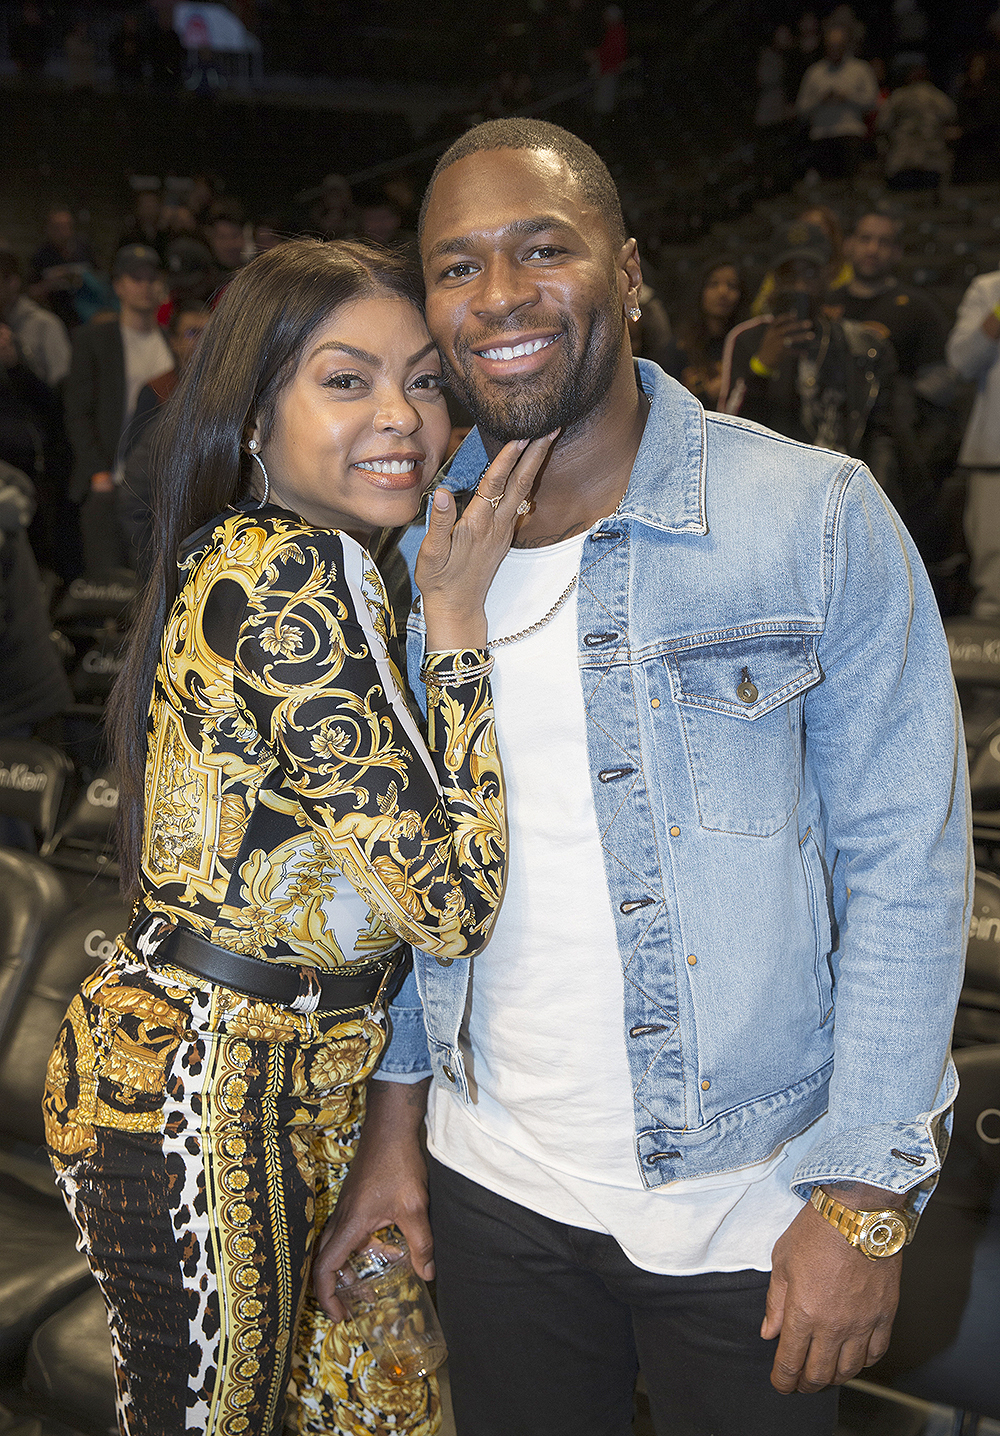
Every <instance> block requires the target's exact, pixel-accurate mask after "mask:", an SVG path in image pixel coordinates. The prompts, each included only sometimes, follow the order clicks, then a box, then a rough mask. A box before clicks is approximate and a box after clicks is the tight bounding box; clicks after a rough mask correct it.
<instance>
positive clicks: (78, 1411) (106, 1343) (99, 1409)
mask: <svg viewBox="0 0 1000 1436" xmlns="http://www.w3.org/2000/svg"><path fill="white" fill-rule="evenodd" d="M24 1387H25V1390H26V1391H27V1393H28V1395H29V1396H30V1397H31V1400H32V1404H33V1405H34V1406H35V1407H36V1409H37V1410H38V1411H40V1412H42V1413H44V1414H45V1415H46V1416H52V1417H54V1418H55V1419H56V1420H59V1421H66V1422H68V1423H70V1424H71V1425H72V1427H73V1429H74V1430H79V1431H81V1432H85V1433H87V1436H108V1433H109V1432H114V1431H117V1429H118V1428H117V1424H116V1421H115V1373H114V1365H113V1363H112V1360H111V1338H110V1336H109V1334H108V1316H107V1311H106V1310H105V1306H104V1298H103V1297H102V1296H101V1293H100V1291H99V1290H98V1288H97V1286H96V1284H95V1285H93V1286H91V1288H90V1289H89V1290H88V1291H85V1292H83V1293H82V1294H81V1295H80V1296H78V1297H76V1299H75V1300H74V1301H71V1302H70V1303H69V1305H68V1306H64V1307H63V1308H62V1310H61V1311H57V1312H56V1313H55V1314H54V1315H53V1316H50V1317H49V1319H48V1320H47V1321H45V1322H43V1323H42V1325H41V1326H40V1327H39V1328H38V1330H37V1331H36V1332H35V1335H34V1337H33V1338H32V1341H31V1351H30V1354H29V1356H28V1366H27V1371H26V1374H25V1378H24Z"/></svg>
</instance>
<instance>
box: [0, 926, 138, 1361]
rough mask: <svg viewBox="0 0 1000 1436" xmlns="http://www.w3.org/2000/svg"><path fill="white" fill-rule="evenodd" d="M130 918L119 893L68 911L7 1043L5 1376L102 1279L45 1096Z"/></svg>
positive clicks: (0, 1272)
mask: <svg viewBox="0 0 1000 1436" xmlns="http://www.w3.org/2000/svg"><path fill="white" fill-rule="evenodd" d="M127 923H128V914H127V913H126V910H125V908H124V907H123V906H122V904H121V903H120V902H118V901H114V900H106V901H101V902H97V903H88V904H87V905H85V906H84V907H81V908H77V909H75V910H74V911H72V912H71V913H70V914H69V915H68V916H67V917H65V918H64V919H63V920H62V921H61V922H60V923H59V924H58V926H57V927H56V928H55V930H54V931H53V932H52V933H51V935H50V936H49V938H48V940H47V941H45V942H44V943H43V944H42V945H41V946H40V947H39V949H38V952H37V956H36V958H35V960H34V962H33V963H32V964H31V965H30V969H29V972H28V974H27V977H26V979H25V980H24V984H23V986H24V991H23V994H22V996H21V1000H20V1004H19V1010H18V1013H17V1017H16V1020H14V1021H12V1022H11V1023H10V1024H9V1027H8V1031H7V1033H6V1035H5V1040H4V1043H3V1046H2V1048H0V1379H8V1378H9V1379H13V1378H16V1377H17V1376H18V1375H19V1373H20V1371H21V1370H22V1369H23V1363H24V1359H25V1356H26V1354H27V1349H28V1343H29V1341H30V1340H31V1336H32V1334H33V1332H34V1331H36V1330H37V1328H38V1327H39V1326H40V1325H41V1323H42V1322H43V1321H45V1320H46V1318H47V1317H49V1316H51V1315H52V1313H53V1312H55V1311H57V1310H59V1308H61V1307H63V1306H65V1305H66V1303H67V1302H69V1301H71V1300H72V1299H73V1298H74V1297H75V1296H77V1295H79V1294H80V1292H82V1291H84V1290H86V1288H87V1287H88V1286H89V1285H90V1283H91V1281H92V1278H91V1276H90V1270H89V1268H88V1266H87V1263H86V1260H85V1258H84V1257H83V1256H82V1255H81V1254H80V1253H79V1252H78V1251H77V1250H76V1231H75V1229H74V1227H73V1225H72V1223H71V1222H70V1219H69V1216H68V1215H67V1213H66V1210H65V1207H64V1206H63V1202H62V1198H61V1197H60V1196H59V1194H58V1192H57V1191H56V1188H55V1185H54V1182H53V1180H52V1174H51V1170H50V1169H49V1165H48V1162H47V1160H46V1159H45V1156H44V1132H43V1127H42V1114H41V1107H40V1102H41V1096H42V1089H43V1086H44V1082H45V1069H46V1066H47V1063H48V1058H49V1053H50V1052H51V1050H52V1046H53V1043H54V1042H55V1038H56V1034H57V1032H58V1030H59V1027H60V1025H61V1023H62V1019H63V1015H64V1013H65V1011H66V1008H67V1006H68V1005H69V1002H70V999H71V998H72V996H73V994H74V992H75V991H76V989H77V987H78V986H79V984H80V982H81V980H82V979H83V978H84V977H85V976H86V975H87V974H88V972H91V971H92V970H93V969H94V968H95V967H97V966H98V964H99V963H100V961H101V958H102V957H103V956H104V955H105V954H106V953H107V952H109V951H110V945H111V943H112V942H113V940H114V938H115V937H116V936H117V935H118V933H120V932H123V931H124V929H125V927H126V926H127Z"/></svg>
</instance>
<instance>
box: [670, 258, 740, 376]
mask: <svg viewBox="0 0 1000 1436" xmlns="http://www.w3.org/2000/svg"><path fill="white" fill-rule="evenodd" d="M717 269H733V270H735V271H736V282H737V283H738V284H739V287H740V297H739V299H738V300H737V301H736V307H735V309H734V310H733V312H732V314H731V315H730V316H729V319H728V320H727V324H726V329H727V332H728V330H729V329H732V327H733V326H734V325H735V324H739V322H740V320H741V319H742V318H743V317H744V316H743V307H744V301H745V299H746V280H745V278H744V276H743V273H742V271H741V269H740V266H739V265H738V264H737V262H736V260H735V259H730V258H729V257H728V256H725V255H722V256H719V257H718V258H716V259H712V260H709V262H708V264H705V265H703V266H702V268H701V269H700V270H699V271H698V273H697V275H696V276H695V279H694V282H693V283H692V285H691V287H690V289H689V290H688V295H687V300H686V301H685V304H684V308H683V309H682V310H681V314H680V317H679V319H678V320H677V327H676V330H675V333H676V335H677V343H678V344H680V345H681V346H682V347H683V348H684V349H685V350H686V352H687V355H688V360H689V361H690V362H691V363H695V364H704V363H706V362H707V350H708V343H709V340H710V339H711V338H712V337H713V336H712V334H711V333H710V331H709V328H708V321H707V319H706V318H705V311H704V309H703V308H702V306H701V297H702V295H703V294H704V292H705V286H706V284H707V283H708V281H709V280H710V279H711V277H712V275H713V274H714V273H715V271H716V270H717Z"/></svg>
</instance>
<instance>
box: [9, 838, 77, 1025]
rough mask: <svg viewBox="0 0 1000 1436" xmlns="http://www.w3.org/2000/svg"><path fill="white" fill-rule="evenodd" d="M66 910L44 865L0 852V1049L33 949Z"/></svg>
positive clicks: (58, 883)
mask: <svg viewBox="0 0 1000 1436" xmlns="http://www.w3.org/2000/svg"><path fill="white" fill-rule="evenodd" d="M68 906H69V898H68V896H67V893H66V889H65V887H64V885H63V883H62V880H61V879H60V877H59V874H58V873H56V872H54V871H53V869H52V868H50V867H49V865H48V864H47V863H43V862H42V861H41V859H40V858H36V857H33V856H32V855H31V854H30V853H22V852H18V851H17V850H16V849H14V848H0V1048H2V1046H3V1042H4V1037H5V1035H6V1032H7V1029H8V1027H9V1026H10V1024H11V1023H12V1022H13V1021H14V1020H15V1019H16V1017H17V1014H18V1011H19V1009H20V1002H21V998H22V996H23V993H24V988H25V984H26V981H27V979H28V977H29V975H30V972H31V966H32V963H33V962H34V960H35V955H36V954H37V952H38V948H39V945H40V943H41V942H42V941H43V940H44V939H45V938H46V937H47V936H48V935H49V933H50V932H51V931H52V929H53V927H54V926H55V924H56V923H57V922H58V921H59V919H60V918H61V917H62V916H63V915H64V913H65V912H66V909H67V908H68Z"/></svg>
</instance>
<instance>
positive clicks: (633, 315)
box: [628, 304, 642, 324]
mask: <svg viewBox="0 0 1000 1436" xmlns="http://www.w3.org/2000/svg"><path fill="white" fill-rule="evenodd" d="M628 317H629V318H630V319H631V321H632V323H633V324H634V323H635V322H636V320H637V319H641V318H642V310H641V309H640V308H639V306H638V304H633V305H632V307H631V309H630V310H629V312H628Z"/></svg>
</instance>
